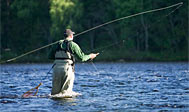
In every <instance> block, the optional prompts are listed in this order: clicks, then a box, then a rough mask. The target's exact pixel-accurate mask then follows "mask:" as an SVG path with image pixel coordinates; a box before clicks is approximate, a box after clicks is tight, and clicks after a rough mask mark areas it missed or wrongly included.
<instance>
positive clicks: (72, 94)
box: [50, 91, 82, 98]
mask: <svg viewBox="0 0 189 112" xmlns="http://www.w3.org/2000/svg"><path fill="white" fill-rule="evenodd" d="M80 95H82V94H80V93H77V92H74V91H66V92H63V93H62V92H60V93H58V94H55V95H50V98H73V97H76V96H80Z"/></svg>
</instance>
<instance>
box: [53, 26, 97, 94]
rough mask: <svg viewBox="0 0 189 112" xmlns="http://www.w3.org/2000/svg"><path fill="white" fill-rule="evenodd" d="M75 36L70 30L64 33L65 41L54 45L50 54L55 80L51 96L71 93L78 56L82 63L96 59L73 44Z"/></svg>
mask: <svg viewBox="0 0 189 112" xmlns="http://www.w3.org/2000/svg"><path fill="white" fill-rule="evenodd" d="M73 34H75V33H74V32H72V31H71V30H70V29H66V30H65V32H64V37H65V39H64V40H60V41H59V43H58V44H56V45H54V46H53V47H52V48H51V50H50V53H49V59H54V60H55V61H54V64H55V66H54V68H53V80H52V91H51V95H55V94H59V93H62V94H64V93H71V92H72V89H73V83H74V77H75V75H74V64H75V57H74V55H76V56H77V57H78V58H79V59H81V60H82V61H87V60H89V59H94V58H95V57H96V56H97V55H98V53H97V54H93V53H91V54H89V55H86V54H84V53H83V52H82V50H81V49H80V47H79V46H78V45H77V44H76V43H75V42H73Z"/></svg>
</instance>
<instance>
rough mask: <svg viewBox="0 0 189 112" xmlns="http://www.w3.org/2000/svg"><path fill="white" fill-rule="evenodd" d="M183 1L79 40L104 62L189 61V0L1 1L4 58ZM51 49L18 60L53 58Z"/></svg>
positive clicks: (99, 30)
mask: <svg viewBox="0 0 189 112" xmlns="http://www.w3.org/2000/svg"><path fill="white" fill-rule="evenodd" d="M179 2H183V5H182V6H181V7H179V8H178V9H176V10H174V9H175V8H176V7H173V8H169V9H166V10H161V11H157V12H153V13H147V14H143V15H139V16H135V17H132V18H128V19H124V20H121V21H118V22H115V23H112V24H108V25H106V26H103V27H100V28H97V29H95V30H92V31H90V32H87V33H85V34H82V35H80V36H78V37H75V38H74V41H75V42H76V43H78V45H79V46H80V47H81V49H82V50H83V51H84V52H85V53H86V54H88V53H90V52H95V53H96V52H99V53H100V55H99V56H98V57H97V58H96V59H95V61H99V62H115V61H116V62H138V61H139V62H140V61H166V62H167V61H188V48H189V46H188V44H189V40H188V35H189V28H188V26H189V23H188V19H189V18H188V17H189V15H188V13H189V6H188V0H1V11H0V12H1V13H0V15H1V21H0V22H1V23H0V31H1V32H0V33H1V36H0V37H1V44H0V50H1V53H0V58H1V61H3V60H7V59H11V58H14V57H17V56H19V55H22V54H23V53H27V52H29V51H31V50H34V49H37V48H40V47H42V46H45V45H48V44H50V43H52V42H55V41H58V40H61V39H63V33H64V30H65V29H67V28H70V29H72V30H73V31H74V32H75V33H76V34H78V33H80V32H83V31H85V30H88V29H90V28H93V27H95V26H98V25H100V24H103V23H106V22H108V21H111V20H115V19H118V18H121V17H124V16H129V15H132V14H136V13H140V12H143V11H148V10H152V9H158V8H162V7H167V6H170V5H173V4H176V3H179ZM49 49H50V47H47V48H45V49H42V50H39V51H36V52H34V53H32V54H29V55H27V56H24V57H22V58H20V59H18V60H15V61H13V62H24V63H32V62H50V60H49V59H48V56H47V55H48V52H49Z"/></svg>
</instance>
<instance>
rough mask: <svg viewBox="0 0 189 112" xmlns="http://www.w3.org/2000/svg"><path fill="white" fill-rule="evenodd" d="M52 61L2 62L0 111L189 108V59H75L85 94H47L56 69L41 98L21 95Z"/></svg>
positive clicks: (96, 111) (77, 78) (80, 87)
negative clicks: (58, 95)
mask: <svg viewBox="0 0 189 112" xmlns="http://www.w3.org/2000/svg"><path fill="white" fill-rule="evenodd" d="M51 66H52V64H7V65H0V67H1V75H0V78H1V80H0V91H1V92H0V110H1V112H21V111H26V112H28V111H46V112H59V111H64V112H65V111H69V112H91V111H92V112H102V111H104V112H127V111H133V112H138V111H145V112H146V111H150V112H152V111H153V112H159V111H170V112H174V111H176V112H177V111H181V112H187V111H189V64H188V63H152V62H151V63H94V64H92V63H83V64H82V63H81V64H76V68H75V82H74V91H75V92H79V93H80V94H82V95H80V96H78V97H75V98H67V99H52V98H49V97H47V96H48V95H49V94H50V92H51V84H52V82H51V81H52V74H48V76H47V78H46V79H44V80H42V82H43V85H41V86H40V87H39V92H38V94H37V97H31V98H21V95H22V94H23V93H24V92H26V91H28V90H29V89H31V88H33V87H35V86H37V85H38V84H39V83H40V81H41V79H43V78H44V77H45V76H46V73H47V72H48V71H49V69H50V68H51ZM51 72H52V71H51Z"/></svg>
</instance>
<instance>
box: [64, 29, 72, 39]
mask: <svg viewBox="0 0 189 112" xmlns="http://www.w3.org/2000/svg"><path fill="white" fill-rule="evenodd" d="M71 34H75V32H73V31H72V30H71V29H66V30H65V31H64V36H65V37H68V36H69V35H71Z"/></svg>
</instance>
